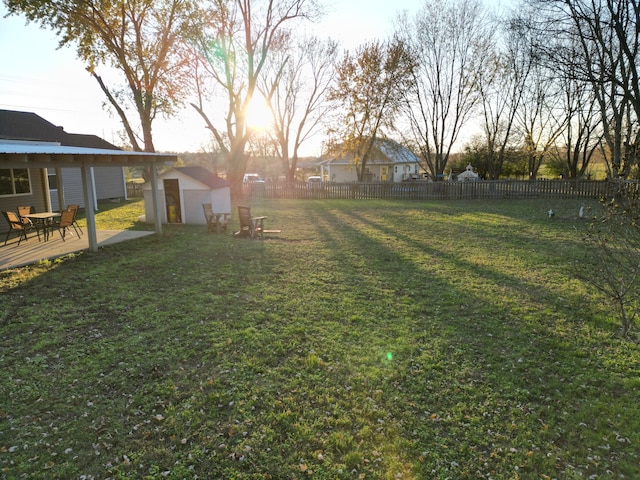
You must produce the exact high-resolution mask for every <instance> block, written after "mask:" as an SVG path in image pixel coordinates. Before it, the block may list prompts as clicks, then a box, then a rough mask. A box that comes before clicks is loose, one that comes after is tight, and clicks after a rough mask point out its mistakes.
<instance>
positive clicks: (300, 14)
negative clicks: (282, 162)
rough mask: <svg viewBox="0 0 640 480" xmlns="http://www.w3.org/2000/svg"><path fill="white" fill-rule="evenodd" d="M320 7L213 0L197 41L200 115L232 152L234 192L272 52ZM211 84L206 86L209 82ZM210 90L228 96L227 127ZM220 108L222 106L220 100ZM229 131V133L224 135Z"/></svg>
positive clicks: (292, 1)
mask: <svg viewBox="0 0 640 480" xmlns="http://www.w3.org/2000/svg"><path fill="white" fill-rule="evenodd" d="M319 13H320V10H319V8H318V6H317V3H316V2H315V0H258V1H256V0H210V1H209V8H208V9H206V12H205V15H204V16H203V30H202V32H201V34H200V36H199V38H198V39H197V42H196V52H197V54H198V58H197V60H196V61H197V64H198V65H197V67H195V68H196V70H195V75H196V77H195V80H196V94H197V102H194V103H192V104H191V105H192V106H193V108H195V110H196V111H197V112H198V113H199V114H200V116H201V117H202V118H203V120H204V121H205V124H206V125H207V128H209V129H210V130H211V132H212V134H213V136H214V138H215V139H216V141H217V142H218V144H219V145H220V148H221V149H222V150H223V151H224V152H225V154H226V156H227V179H228V180H229V182H230V184H231V191H232V195H233V196H238V195H239V194H240V193H241V189H242V178H243V176H244V174H245V172H246V168H247V162H248V155H247V153H246V152H245V147H246V145H247V142H248V141H249V138H250V137H251V135H253V134H254V133H255V132H254V130H253V129H252V128H251V125H250V123H249V121H248V118H247V112H248V110H249V107H250V104H251V102H252V100H253V98H254V96H255V94H256V90H257V86H258V82H259V79H260V78H261V77H262V76H263V75H264V74H265V69H266V66H267V64H268V62H269V60H270V59H271V54H272V53H273V52H276V51H279V50H283V49H285V47H286V45H287V44H288V43H289V42H290V41H291V38H290V37H291V31H290V30H288V29H287V27H288V26H289V24H292V23H294V22H295V21H297V20H304V19H312V18H315V17H317V16H318V15H319ZM207 82H211V83H212V86H211V88H209V90H207V88H206V83H207ZM211 90H213V91H215V92H217V93H221V94H222V96H223V98H225V101H226V107H225V108H224V109H223V111H224V119H223V120H222V121H223V124H224V126H223V128H220V127H217V126H216V124H215V122H216V119H215V118H214V117H213V116H211V115H209V114H208V113H207V111H206V110H205V109H206V108H207V107H206V105H205V103H206V101H207V100H208V95H209V93H211ZM216 109H220V105H219V104H217V105H216ZM225 134H226V137H225Z"/></svg>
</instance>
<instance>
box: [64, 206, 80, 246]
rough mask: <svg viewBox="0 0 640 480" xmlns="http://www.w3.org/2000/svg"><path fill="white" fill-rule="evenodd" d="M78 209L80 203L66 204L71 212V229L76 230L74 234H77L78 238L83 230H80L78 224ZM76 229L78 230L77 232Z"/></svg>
mask: <svg viewBox="0 0 640 480" xmlns="http://www.w3.org/2000/svg"><path fill="white" fill-rule="evenodd" d="M79 209H80V205H74V204H71V205H67V210H71V211H72V212H73V223H72V224H71V226H72V227H73V229H74V230H75V232H76V235H78V238H80V234H83V233H84V232H83V231H82V227H80V225H79V224H78V210H79ZM78 230H80V231H79V232H78Z"/></svg>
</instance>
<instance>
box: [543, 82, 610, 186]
mask: <svg viewBox="0 0 640 480" xmlns="http://www.w3.org/2000/svg"><path fill="white" fill-rule="evenodd" d="M560 85H561V98H562V100H561V102H562V103H561V104H562V109H563V110H564V112H565V115H566V117H567V121H566V127H565V129H564V130H563V131H562V132H561V133H560V135H559V136H558V141H560V140H561V141H562V143H559V144H558V145H556V148H555V152H552V155H554V156H555V158H556V159H557V160H558V163H559V164H560V165H562V173H563V174H566V175H567V177H569V178H578V177H581V176H583V175H585V174H586V173H587V171H588V168H589V165H590V163H591V159H592V158H593V155H594V153H595V152H596V151H597V149H598V147H599V146H600V144H601V142H602V133H601V132H602V128H601V125H602V121H601V119H600V115H599V108H598V103H597V101H596V97H595V95H594V93H593V90H592V88H591V86H590V85H589V84H587V83H584V82H580V81H577V80H575V78H571V77H570V76H568V77H565V78H562V79H560Z"/></svg>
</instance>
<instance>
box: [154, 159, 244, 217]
mask: <svg viewBox="0 0 640 480" xmlns="http://www.w3.org/2000/svg"><path fill="white" fill-rule="evenodd" d="M152 187H153V185H152V182H147V183H145V185H144V188H143V191H144V205H145V221H147V222H153V221H155V215H154V213H153V208H152V207H153V202H152ZM157 190H158V194H159V198H160V208H159V210H160V212H161V213H160V214H161V216H162V217H161V221H162V223H188V224H196V225H206V223H207V221H206V219H205V216H204V212H203V210H202V204H203V203H210V204H211V205H212V207H213V211H214V212H216V213H227V214H229V215H231V187H230V185H229V183H228V182H227V181H226V180H225V179H223V178H220V177H219V176H218V175H216V174H215V173H211V172H210V171H209V170H207V169H206V168H203V167H175V168H172V169H170V170H168V171H166V172H164V173H162V174H160V175H159V176H158V179H157Z"/></svg>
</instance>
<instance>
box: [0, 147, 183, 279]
mask: <svg viewBox="0 0 640 480" xmlns="http://www.w3.org/2000/svg"><path fill="white" fill-rule="evenodd" d="M176 159H177V157H176V156H175V155H170V154H158V153H148V152H130V151H125V150H107V149H97V148H84V147H69V146H62V145H59V144H56V143H43V142H22V141H6V140H5V141H2V140H0V169H11V168H13V169H16V168H18V169H44V170H45V171H46V170H47V169H54V170H56V172H59V171H60V169H61V168H78V169H80V171H81V174H82V175H81V178H82V189H83V192H84V204H85V212H84V213H85V218H86V222H87V224H86V229H85V233H84V235H82V236H81V237H80V238H76V237H71V238H70V239H68V240H67V241H66V242H62V240H61V239H60V238H59V237H58V238H57V239H56V238H52V239H50V240H49V241H47V242H41V243H40V244H38V239H37V237H35V236H34V237H35V238H34V239H29V241H28V242H24V241H23V242H22V243H21V244H20V245H17V240H16V244H15V245H13V244H7V246H1V245H0V269H4V268H11V266H13V265H24V264H27V263H33V262H36V261H38V260H41V259H43V258H52V257H56V256H60V255H64V254H66V253H71V252H73V251H79V250H85V249H88V250H90V251H93V252H96V251H98V247H100V246H102V245H104V244H106V243H105V242H113V241H119V240H117V239H126V238H130V237H136V236H139V235H148V234H149V233H153V232H105V231H98V230H97V229H96V223H95V211H94V207H93V206H94V205H95V203H96V202H95V201H94V200H95V197H96V195H95V185H94V181H93V179H94V175H98V174H99V170H100V167H113V166H122V167H132V166H138V167H140V166H143V167H147V168H148V169H149V171H150V173H151V180H152V181H151V184H152V186H153V194H152V204H153V207H152V208H153V211H154V213H155V233H156V234H158V235H161V234H162V223H161V218H162V216H161V215H160V205H161V201H160V199H159V193H158V188H157V178H158V167H159V166H164V165H172V164H173V163H175V161H176ZM94 170H95V171H97V172H98V173H95V174H94ZM43 177H44V178H46V175H43ZM56 178H57V179H60V178H61V175H59V174H58V175H56ZM32 188H35V189H38V188H41V186H40V185H32ZM44 190H45V198H48V196H49V192H48V186H47V185H46V182H45V185H44ZM57 191H58V196H59V197H60V199H59V205H65V204H66V202H65V201H64V185H62V184H58V185H57ZM14 197H15V196H14ZM11 198H13V197H11V196H9V197H6V199H7V200H4V201H3V197H0V211H2V210H13V208H10V205H11V203H8V204H7V207H6V208H5V206H4V205H3V203H4V202H5V201H7V202H8V201H10V199H11ZM15 198H19V197H15ZM13 201H14V202H15V200H13ZM49 211H50V207H49ZM34 242H35V243H34ZM60 244H62V245H60ZM67 250H68V251H67Z"/></svg>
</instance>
